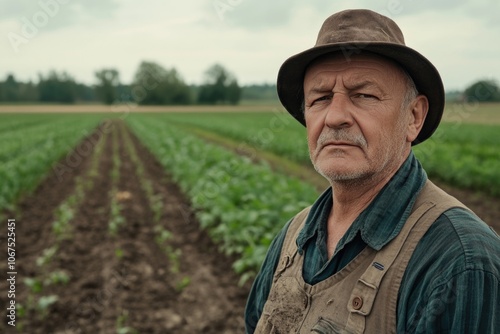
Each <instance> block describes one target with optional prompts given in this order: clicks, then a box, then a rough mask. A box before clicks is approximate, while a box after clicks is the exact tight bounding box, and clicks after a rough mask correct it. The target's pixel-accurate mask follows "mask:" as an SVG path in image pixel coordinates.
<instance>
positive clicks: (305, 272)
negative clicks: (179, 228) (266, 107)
mask: <svg viewBox="0 0 500 334" xmlns="http://www.w3.org/2000/svg"><path fill="white" fill-rule="evenodd" d="M278 94H279V97H280V100H281V102H282V103H283V105H284V106H285V108H286V109H287V110H288V112H289V113H290V114H291V115H292V116H293V117H295V118H296V119H297V120H298V121H299V122H301V123H302V124H304V125H305V126H306V128H307V139H308V145H309V151H310V156H311V161H312V162H313V164H314V166H315V168H316V170H317V171H318V172H319V173H321V174H322V175H323V176H324V177H325V178H327V179H328V180H329V181H330V184H331V187H330V188H329V189H327V190H326V191H325V192H324V193H323V194H322V195H321V196H320V197H319V198H318V199H317V201H316V202H315V203H314V204H313V205H312V206H311V207H309V208H306V209H305V210H304V211H302V212H300V213H299V214H297V215H296V216H295V217H294V219H292V220H291V221H290V222H289V223H288V224H287V225H286V226H285V227H284V229H283V230H282V231H281V232H280V234H279V235H278V236H277V237H276V238H275V240H274V241H273V243H272V244H271V246H270V249H269V251H268V254H267V256H266V259H265V261H264V263H263V265H262V268H261V271H260V273H259V275H258V276H257V278H256V280H255V282H254V285H253V287H252V291H251V293H250V296H249V298H248V303H247V308H246V312H245V316H246V327H247V333H253V332H255V333H311V332H316V333H394V332H397V333H495V332H496V333H498V332H500V291H499V289H500V283H499V282H500V261H499V255H500V238H499V237H498V235H497V234H496V233H495V232H494V231H493V230H492V229H490V228H489V227H488V226H487V225H486V224H485V223H484V222H482V221H481V220H480V219H479V218H478V217H477V216H476V215H474V214H473V213H472V212H471V211H470V210H468V209H467V208H465V207H464V206H463V204H461V203H460V202H459V201H457V200H456V199H455V198H453V197H451V196H449V195H448V194H446V193H445V192H444V191H442V190H441V189H439V188H438V187H436V186H435V185H433V184H432V183H431V182H430V181H428V180H427V176H426V174H425V172H424V170H423V169H422V166H421V165H420V163H419V162H418V161H417V159H416V158H415V156H414V155H413V153H412V151H411V147H412V145H416V144H419V143H421V142H423V141H425V140H426V139H428V138H429V137H430V136H431V135H432V133H433V132H434V131H435V129H436V128H437V126H438V124H439V122H440V119H441V115H442V113H443V108H444V89H443V84H442V81H441V78H440V76H439V73H438V71H437V70H436V69H435V67H434V66H433V65H432V64H431V63H430V62H429V61H428V60H427V59H426V58H425V57H423V56H422V55H421V54H420V53H418V52H417V51H415V50H413V49H411V48H409V47H407V46H405V44H404V39H403V35H402V33H401V31H400V29H399V27H398V26H397V25H396V23H394V22H393V21H392V20H390V19H389V18H387V17H384V16H382V15H379V14H377V13H375V12H372V11H369V10H346V11H343V12H339V13H336V14H334V15H332V16H330V17H329V18H328V19H327V20H326V21H325V22H324V24H323V26H322V28H321V30H320V32H319V35H318V39H317V42H316V45H315V46H314V47H313V48H311V49H309V50H306V51H304V52H302V53H299V54H297V55H295V56H293V57H291V58H289V59H288V60H287V61H285V63H284V64H283V65H282V67H281V69H280V71H279V75H278Z"/></svg>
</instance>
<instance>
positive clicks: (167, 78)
mask: <svg viewBox="0 0 500 334" xmlns="http://www.w3.org/2000/svg"><path fill="white" fill-rule="evenodd" d="M130 91H131V97H132V101H134V102H136V103H139V104H148V105H155V104H156V105H166V104H174V105H179V104H189V103H190V102H191V91H190V89H189V86H188V85H186V83H185V82H184V80H183V79H182V78H181V76H180V75H179V73H178V72H177V70H176V69H175V68H172V69H165V68H164V67H162V66H161V65H159V64H157V63H154V62H147V61H143V62H142V63H141V64H140V65H139V69H138V70H137V72H136V74H135V78H134V82H133V83H132V85H131V87H130Z"/></svg>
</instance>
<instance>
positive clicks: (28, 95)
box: [19, 81, 38, 102]
mask: <svg viewBox="0 0 500 334" xmlns="http://www.w3.org/2000/svg"><path fill="white" fill-rule="evenodd" d="M19 101H23V102H36V101H38V87H37V86H36V85H35V84H34V83H33V82H31V81H28V82H27V83H24V82H23V83H20V84H19Z"/></svg>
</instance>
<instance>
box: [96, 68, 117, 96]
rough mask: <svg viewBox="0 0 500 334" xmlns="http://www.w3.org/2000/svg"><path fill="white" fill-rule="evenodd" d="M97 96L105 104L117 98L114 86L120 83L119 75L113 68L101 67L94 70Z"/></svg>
mask: <svg viewBox="0 0 500 334" xmlns="http://www.w3.org/2000/svg"><path fill="white" fill-rule="evenodd" d="M95 76H96V78H97V81H98V82H97V86H96V87H95V89H96V93H97V96H98V97H99V99H100V100H101V101H102V102H104V103H105V104H112V103H113V102H114V101H115V100H116V99H117V92H116V88H117V87H118V85H119V84H120V75H119V73H118V71H117V70H116V69H114V68H110V69H102V70H100V71H97V72H95Z"/></svg>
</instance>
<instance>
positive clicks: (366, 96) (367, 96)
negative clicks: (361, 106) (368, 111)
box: [354, 93, 377, 99]
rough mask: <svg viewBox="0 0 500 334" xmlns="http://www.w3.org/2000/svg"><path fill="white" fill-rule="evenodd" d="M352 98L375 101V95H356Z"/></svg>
mask: <svg viewBox="0 0 500 334" xmlns="http://www.w3.org/2000/svg"><path fill="white" fill-rule="evenodd" d="M354 97H357V98H360V99H376V98H377V97H376V96H375V95H370V94H364V93H358V94H356V95H354Z"/></svg>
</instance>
